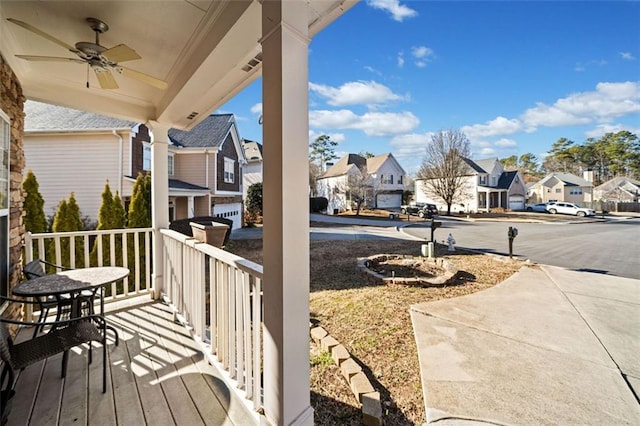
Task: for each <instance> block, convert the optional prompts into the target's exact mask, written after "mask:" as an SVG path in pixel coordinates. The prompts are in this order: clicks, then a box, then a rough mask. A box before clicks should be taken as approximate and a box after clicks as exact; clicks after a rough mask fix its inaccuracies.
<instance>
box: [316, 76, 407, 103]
mask: <svg viewBox="0 0 640 426" xmlns="http://www.w3.org/2000/svg"><path fill="white" fill-rule="evenodd" d="M309 89H310V90H311V91H313V92H315V93H317V94H319V95H320V96H322V97H324V98H326V99H327V103H328V104H329V105H333V106H345V105H359V104H363V105H369V106H376V105H380V104H385V103H388V102H392V101H400V100H404V99H406V97H404V96H400V95H397V94H395V93H393V92H392V91H391V89H389V88H388V87H387V86H384V85H382V84H380V83H376V82H375V81H351V82H348V83H345V84H343V85H342V86H340V87H331V86H326V85H323V84H315V83H309Z"/></svg>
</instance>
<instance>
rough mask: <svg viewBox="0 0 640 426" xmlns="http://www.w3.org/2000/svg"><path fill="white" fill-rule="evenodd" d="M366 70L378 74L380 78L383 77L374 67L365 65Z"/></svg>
mask: <svg viewBox="0 0 640 426" xmlns="http://www.w3.org/2000/svg"><path fill="white" fill-rule="evenodd" d="M364 69H365V70H367V71H369V72H370V73H373V74H377V75H379V76H382V73H381V72H380V71H378V70H377V69H375V68H374V67H371V66H369V65H365V66H364Z"/></svg>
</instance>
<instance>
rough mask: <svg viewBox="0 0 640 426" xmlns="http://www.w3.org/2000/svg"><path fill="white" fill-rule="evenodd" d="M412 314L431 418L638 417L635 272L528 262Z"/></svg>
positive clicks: (614, 421) (615, 421)
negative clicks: (490, 283)
mask: <svg viewBox="0 0 640 426" xmlns="http://www.w3.org/2000/svg"><path fill="white" fill-rule="evenodd" d="M411 318H412V321H413V327H414V332H415V338H416V343H417V347H418V354H419V359H420V366H421V373H422V387H423V392H424V398H425V403H426V408H427V423H435V422H438V424H461V423H475V422H478V423H490V424H593V425H622V424H636V425H637V424H638V423H639V422H640V405H639V403H638V399H637V395H638V394H639V393H640V362H638V361H639V358H638V354H640V281H637V280H632V279H626V278H619V277H611V276H603V275H601V274H593V273H586V272H575V271H569V270H566V269H562V268H555V267H549V266H542V267H537V268H524V269H522V270H521V271H520V272H518V273H517V274H515V275H513V276H512V277H511V278H509V279H507V280H506V281H504V282H502V283H501V284H498V285H497V286H495V287H493V288H491V289H488V290H485V291H481V292H478V293H474V294H471V295H468V296H464V297H459V298H454V299H447V300H440V301H436V302H429V303H424V304H419V305H415V306H412V307H411Z"/></svg>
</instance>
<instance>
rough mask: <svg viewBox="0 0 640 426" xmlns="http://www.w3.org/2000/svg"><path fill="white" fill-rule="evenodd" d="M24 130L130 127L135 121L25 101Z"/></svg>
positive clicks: (54, 130)
mask: <svg viewBox="0 0 640 426" xmlns="http://www.w3.org/2000/svg"><path fill="white" fill-rule="evenodd" d="M24 112H25V118H24V130H25V132H38V131H40V132H44V131H52V132H73V131H85V132H86V131H90V130H115V129H131V128H133V127H134V126H135V125H136V123H134V122H133V121H127V120H121V119H119V118H113V117H107V116H105V115H100V114H94V113H91V112H86V111H80V110H77V109H71V108H65V107H61V106H56V105H50V104H45V103H42V102H36V101H27V102H25V104H24Z"/></svg>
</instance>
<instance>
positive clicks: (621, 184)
mask: <svg viewBox="0 0 640 426" xmlns="http://www.w3.org/2000/svg"><path fill="white" fill-rule="evenodd" d="M639 195H640V181H638V180H635V179H631V178H628V177H624V176H618V177H614V178H613V179H610V180H608V181H606V182H605V183H603V184H602V185H598V186H596V187H595V188H593V199H594V200H595V201H616V202H619V203H628V202H632V203H637V202H638V198H639Z"/></svg>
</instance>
